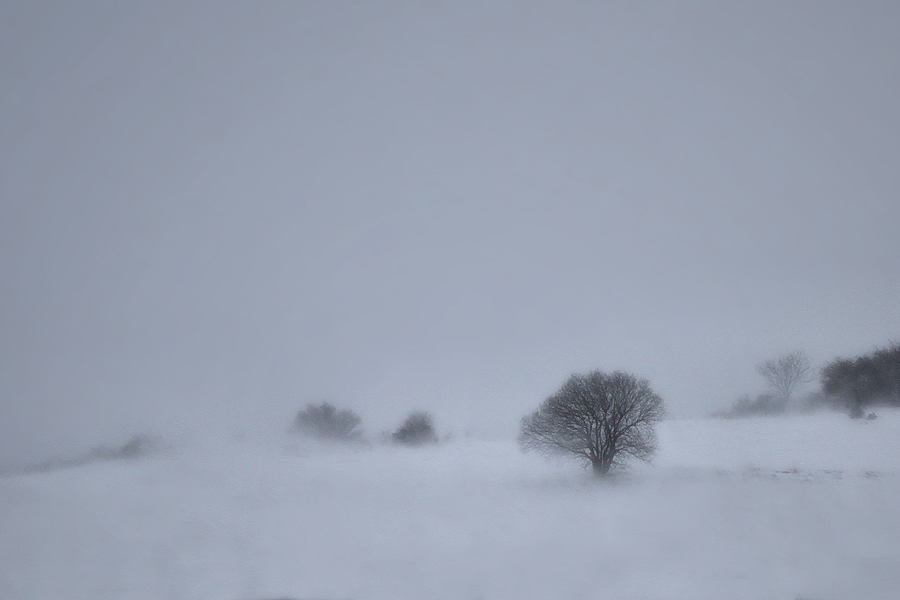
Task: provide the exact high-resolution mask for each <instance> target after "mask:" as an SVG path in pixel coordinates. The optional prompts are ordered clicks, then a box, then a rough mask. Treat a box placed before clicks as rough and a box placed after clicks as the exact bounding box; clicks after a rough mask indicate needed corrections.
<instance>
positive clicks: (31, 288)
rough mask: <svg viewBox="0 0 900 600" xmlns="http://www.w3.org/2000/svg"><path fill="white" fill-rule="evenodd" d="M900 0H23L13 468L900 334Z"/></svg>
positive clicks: (500, 414)
mask: <svg viewBox="0 0 900 600" xmlns="http://www.w3.org/2000/svg"><path fill="white" fill-rule="evenodd" d="M898 28H900V5H897V4H896V3H893V2H880V3H879V2H866V3H855V2H835V3H830V2H820V1H816V2H732V3H727V2H716V3H695V2H663V3H659V4H653V3H634V2H621V3H618V2H600V1H597V2H586V1H585V2H568V3H558V2H553V3H548V2H509V3H498V2H461V1H458V0H457V1H454V2H446V3H442V5H441V6H434V7H428V8H422V7H421V6H419V3H410V2H358V3H351V2H290V3H281V4H279V3H268V2H265V3H264V2H247V3H243V4H238V5H233V4H226V3H220V2H206V3H198V4H190V5H188V4H186V3H181V2H179V3H173V4H170V5H160V4H159V3H120V2H107V3H89V2H78V3H69V2H64V3H58V4H51V3H11V2H8V3H4V4H3V6H2V8H0V153H2V154H0V311H2V312H0V403H2V406H0V462H16V461H21V460H23V459H24V458H26V457H33V456H39V455H46V454H51V453H53V452H58V451H60V449H63V448H74V447H78V446H79V445H90V444H91V443H93V442H94V441H104V442H105V441H110V442H114V441H116V440H118V439H124V438H127V437H128V436H130V435H131V434H132V433H135V432H139V431H147V432H154V433H166V432H169V431H174V430H178V431H187V430H191V429H198V430H213V429H219V430H222V431H227V432H232V433H237V432H240V431H242V430H245V429H253V428H257V429H259V430H265V429H266V428H270V429H271V430H273V431H277V432H278V433H279V434H280V433H281V431H282V430H283V428H284V427H286V426H287V425H288V424H289V423H290V420H291V419H292V417H293V415H294V413H295V412H296V410H298V409H299V408H301V407H302V406H304V405H305V404H306V403H308V402H315V401H321V400H331V401H333V402H334V403H336V404H338V405H341V406H347V407H350V408H353V409H354V410H356V411H357V412H358V413H360V415H361V416H362V417H363V423H364V425H365V426H366V427H367V429H368V430H369V431H370V432H371V433H376V434H377V433H378V432H380V431H381V430H385V429H390V428H393V427H395V426H396V425H397V423H398V422H399V421H400V420H401V419H402V418H403V416H404V415H405V414H406V413H407V412H408V411H409V410H410V409H414V408H422V409H426V410H430V411H432V412H433V413H434V415H435V417H436V421H437V425H438V427H439V429H441V430H442V431H454V432H456V434H458V435H464V434H465V433H466V432H469V433H471V434H472V435H476V436H495V437H512V436H514V435H515V434H516V431H517V427H518V421H519V419H520V418H521V416H522V415H523V414H525V413H526V412H528V411H530V410H533V409H534V408H535V407H536V406H537V404H538V403H539V402H540V401H542V400H543V399H544V398H545V397H546V396H547V395H548V394H550V393H552V392H553V391H555V389H557V388H558V387H559V386H560V385H561V384H562V382H563V381H564V379H565V378H566V377H567V376H568V375H569V374H570V373H571V372H573V371H584V370H588V369H593V368H600V369H604V370H613V369H626V370H628V371H632V372H634V373H636V374H638V375H640V376H643V377H646V378H648V379H649V380H650V382H651V384H652V385H653V387H654V389H655V390H656V391H657V392H658V393H659V394H660V395H662V396H663V398H664V399H665V401H666V402H667V405H668V408H669V411H670V413H671V414H673V415H674V416H689V415H698V414H705V413H706V412H708V411H709V410H711V409H716V408H723V407H725V406H728V405H730V404H731V402H733V401H734V399H735V398H736V397H737V396H739V395H740V394H742V393H745V392H750V393H755V392H759V391H762V388H763V382H762V381H761V380H760V378H759V377H758V375H756V373H755V371H754V365H755V364H756V363H758V362H759V361H761V360H763V359H767V358H772V357H774V356H777V355H779V354H781V353H784V352H787V351H790V350H794V349H803V350H805V351H807V353H808V354H809V355H810V356H811V357H812V358H813V360H814V362H815V364H816V367H819V366H821V365H822V364H823V363H824V362H826V361H827V360H829V359H832V358H834V357H835V356H852V355H854V354H858V353H861V352H867V351H870V350H872V349H874V348H875V347H877V346H879V345H884V344H886V343H887V342H888V341H890V340H897V339H900V235H898V228H897V225H898V223H900V201H898V198H900V193H898V192H900V149H898V148H900V145H898V140H900V116H898V110H897V106H898V105H900V100H898V92H900V64H898V58H900V36H898V35H897V31H898Z"/></svg>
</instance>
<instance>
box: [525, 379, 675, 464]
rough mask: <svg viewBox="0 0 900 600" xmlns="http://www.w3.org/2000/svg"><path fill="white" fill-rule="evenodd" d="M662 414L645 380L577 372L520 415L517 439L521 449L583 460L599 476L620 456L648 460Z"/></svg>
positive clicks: (661, 408)
mask: <svg viewBox="0 0 900 600" xmlns="http://www.w3.org/2000/svg"><path fill="white" fill-rule="evenodd" d="M664 414H665V410H664V408H663V401H662V399H661V398H660V397H659V396H657V395H656V394H655V393H654V392H653V390H651V389H650V384H649V382H647V380H646V379H638V378H637V377H635V376H634V375H631V374H629V373H623V372H621V371H617V372H615V373H612V374H611V375H610V374H606V373H603V372H602V371H593V372H591V373H588V374H587V375H579V374H575V375H572V376H571V377H569V379H568V381H566V382H565V383H564V384H563V386H562V387H561V388H560V390H559V391H558V392H556V393H555V394H554V395H552V396H550V397H549V398H547V399H546V400H545V401H544V402H543V403H542V404H541V406H540V407H539V408H538V409H537V410H536V411H535V412H533V413H532V414H530V415H528V416H526V417H525V418H523V419H522V432H521V434H520V435H519V443H520V444H521V446H522V448H523V449H524V450H531V449H534V450H539V451H542V452H545V453H548V454H551V453H558V454H564V455H565V454H568V455H574V456H577V457H581V458H584V459H586V460H587V461H588V462H589V463H590V465H591V467H592V468H593V470H594V474H595V475H597V476H603V475H606V474H607V473H608V472H609V470H610V467H612V466H613V465H615V464H620V462H621V461H622V459H623V458H624V457H627V456H630V457H634V458H638V459H641V460H645V461H646V460H649V459H650V457H651V456H652V455H653V453H654V451H655V450H656V431H655V428H656V424H657V423H658V422H659V421H660V420H661V419H662V418H663V416H664Z"/></svg>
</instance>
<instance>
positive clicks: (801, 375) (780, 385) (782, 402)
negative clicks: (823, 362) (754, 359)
mask: <svg viewBox="0 0 900 600" xmlns="http://www.w3.org/2000/svg"><path fill="white" fill-rule="evenodd" d="M756 371H757V373H759V374H760V375H762V376H763V378H764V379H765V380H766V382H767V383H768V384H769V388H771V390H772V393H773V396H774V397H775V399H776V402H777V406H776V408H777V409H778V410H784V408H785V407H786V406H787V403H788V401H789V400H790V399H791V394H793V393H794V390H796V389H797V387H798V386H800V385H801V384H803V383H805V382H807V381H809V380H810V365H809V358H808V357H807V356H806V353H804V352H803V351H801V350H797V351H796V352H791V353H789V354H785V355H783V356H781V357H779V358H775V359H772V360H767V361H765V362H762V363H760V364H758V365H757V366H756Z"/></svg>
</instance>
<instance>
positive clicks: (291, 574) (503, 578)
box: [0, 411, 900, 600]
mask: <svg viewBox="0 0 900 600" xmlns="http://www.w3.org/2000/svg"><path fill="white" fill-rule="evenodd" d="M659 433H660V451H659V454H658V456H657V459H656V461H655V464H654V465H653V466H640V465H635V466H634V468H632V469H631V470H630V471H629V473H628V474H627V475H626V476H619V477H616V478H613V479H612V480H610V481H604V482H600V483H598V482H595V481H593V479H592V478H591V476H590V474H589V473H588V472H587V471H584V470H581V469H579V468H578V467H577V466H575V465H573V464H572V463H569V462H566V461H545V460H544V459H542V458H541V457H539V456H535V455H530V454H526V455H523V454H521V453H520V452H519V451H518V449H517V447H516V445H515V444H514V443H512V442H508V443H507V442H477V441H468V440H461V441H458V442H452V443H449V444H446V445H442V446H439V447H434V448H423V449H409V448H396V447H373V448H368V449H358V450H352V449H344V448H315V447H308V446H303V445H300V444H298V443H296V442H292V441H290V440H283V443H282V441H279V443H276V442H272V443H271V444H268V445H264V444H258V443H257V444H253V443H242V444H238V443H235V444H233V445H230V446H227V447H224V446H222V447H212V446H206V447H202V448H200V447H197V448H193V449H190V450H188V449H182V450H178V451H172V452H170V453H168V454H164V455H158V456H156V457H152V458H146V459H140V460H131V461H127V460H120V461H110V462H103V463H99V462H98V463H93V464H89V465H84V466H81V467H77V468H71V469H65V470H58V471H52V472H46V473H39V474H30V475H17V476H10V477H5V478H2V479H0V598H3V599H9V600H55V599H59V600H62V599H65V600H79V599H84V600H87V599H91V600H102V599H121V600H189V599H191V600H192V599H198V600H200V599H203V600H213V599H217V600H251V599H264V598H298V599H303V598H320V599H340V598H354V599H360V600H363V599H378V600H381V599H400V600H406V599H408V600H421V599H440V598H446V599H466V600H475V599H484V600H493V599H498V600H499V599H502V600H520V599H535V600H538V599H540V600H547V599H553V598H567V599H569V598H571V599H574V598H610V599H628V598H633V599H638V598H646V599H653V598H666V599H685V600H687V599H691V600H700V599H725V598H727V599H729V600H732V599H747V600H751V599H752V600H761V599H771V600H781V599H784V600H796V599H797V598H804V599H817V600H826V599H834V600H840V599H851V598H865V599H873V600H882V599H883V600H887V599H896V598H897V597H898V594H900V591H898V590H900V476H898V475H900V452H898V451H897V440H898V439H900V413H897V412H893V413H891V412H887V411H882V413H881V417H880V418H879V419H877V420H875V421H872V422H861V421H850V420H849V419H847V418H846V417H842V416H840V415H813V416H804V417H791V418H784V419H753V420H738V421H723V420H697V421H669V422H665V423H663V424H662V426H661V429H660V432H659Z"/></svg>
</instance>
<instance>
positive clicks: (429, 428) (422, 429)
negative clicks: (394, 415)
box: [391, 412, 438, 446]
mask: <svg viewBox="0 0 900 600" xmlns="http://www.w3.org/2000/svg"><path fill="white" fill-rule="evenodd" d="M391 438H392V439H393V440H394V441H395V442H399V443H401V444H408V445H410V446H420V445H422V444H436V443H437V441H438V436H437V433H436V432H435V430H434V423H433V421H432V418H431V415H430V414H428V413H427V412H414V413H412V414H410V415H409V416H408V417H406V421H404V422H403V425H401V426H400V428H399V429H397V431H395V432H394V433H393V435H392V436H391Z"/></svg>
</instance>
